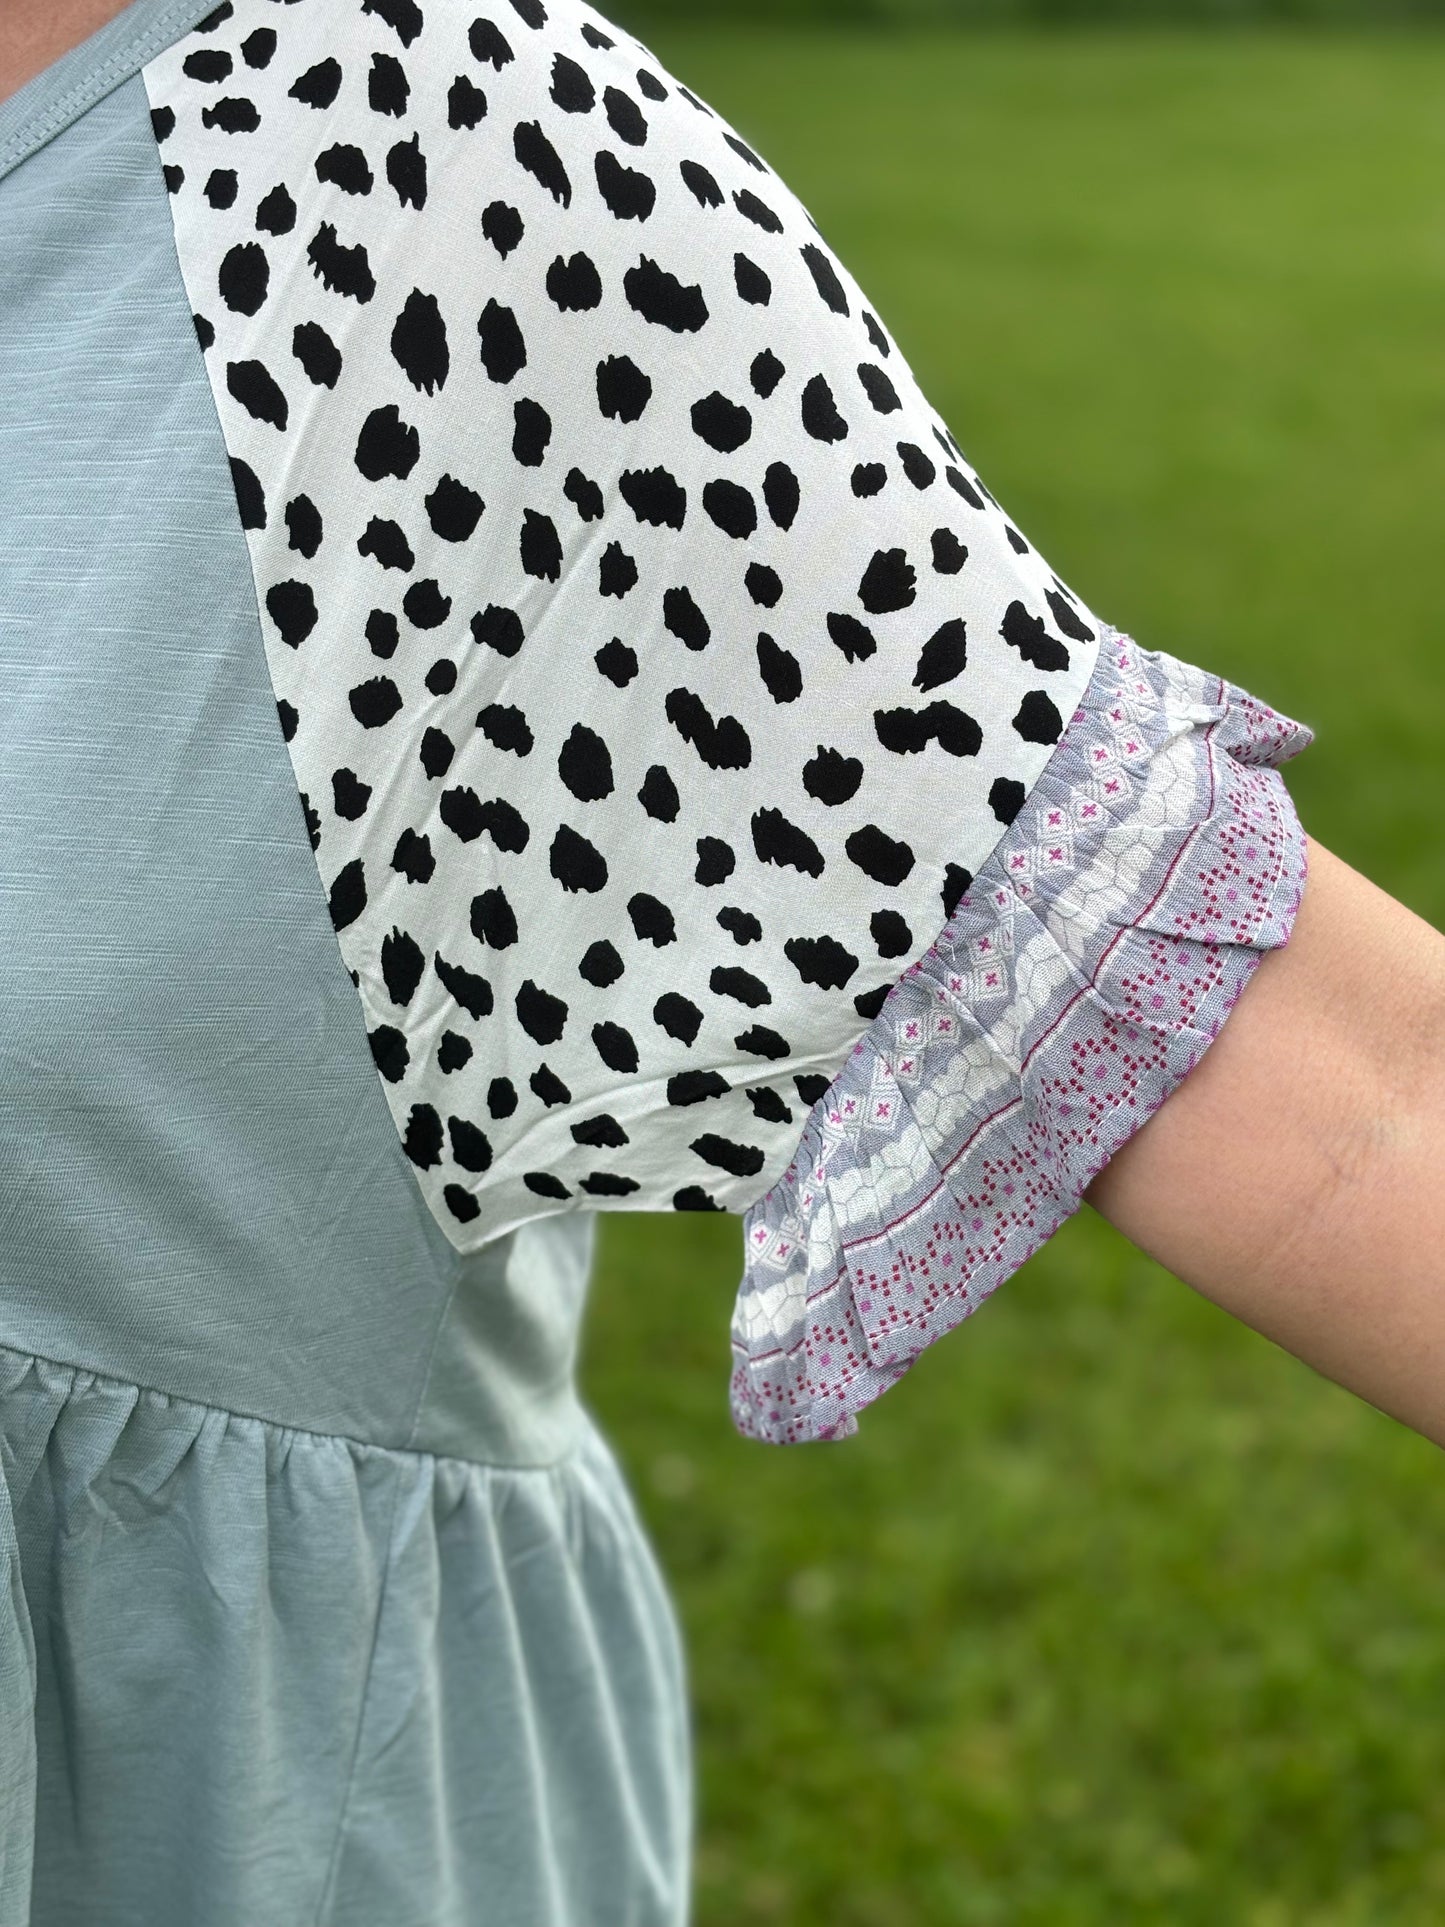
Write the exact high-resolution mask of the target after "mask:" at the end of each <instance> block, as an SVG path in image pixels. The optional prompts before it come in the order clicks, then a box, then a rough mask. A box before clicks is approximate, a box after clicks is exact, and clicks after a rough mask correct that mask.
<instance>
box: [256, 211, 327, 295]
mask: <svg viewBox="0 0 1445 1927" xmlns="http://www.w3.org/2000/svg"><path fill="white" fill-rule="evenodd" d="M256 225H257V227H258V228H260V230H261V232H262V233H263V234H289V233H290V232H291V230H292V228H294V227H295V225H296V203H295V202H294V201H293V200H292V198H291V196H290V195H289V194H288V193H287V192H286V190H285V188H284V187H282V186H281V185H280V184H279V182H278V183H277V185H276V186H275V187H273V188H272V189H271V191H270V193H269V194H263V195H262V197H261V199H260V200H259V201H258V202H257V203H256ZM314 325H315V324H314V323H307V322H300V323H298V332H299V330H300V329H301V328H303V327H307V326H314Z"/></svg>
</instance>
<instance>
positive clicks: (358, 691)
mask: <svg viewBox="0 0 1445 1927" xmlns="http://www.w3.org/2000/svg"><path fill="white" fill-rule="evenodd" d="M346 699H347V701H348V702H349V703H350V705H351V713H352V715H353V716H354V717H355V718H356V720H357V722H359V723H360V724H361V726H362V728H363V729H383V728H384V727H385V726H386V724H387V723H389V722H390V721H391V719H392V717H393V716H396V715H399V714H400V712H401V707H402V700H401V691H400V690H399V689H398V688H397V686H396V684H395V683H394V682H393V681H392V679H391V677H390V676H373V677H371V678H370V680H369V681H367V682H362V683H358V684H357V685H356V687H355V688H354V689H350V690H348V691H347V697H346Z"/></svg>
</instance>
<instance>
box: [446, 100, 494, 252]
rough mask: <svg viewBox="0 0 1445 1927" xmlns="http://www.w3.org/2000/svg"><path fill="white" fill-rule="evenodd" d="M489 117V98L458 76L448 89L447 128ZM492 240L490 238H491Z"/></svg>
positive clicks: (466, 124)
mask: <svg viewBox="0 0 1445 1927" xmlns="http://www.w3.org/2000/svg"><path fill="white" fill-rule="evenodd" d="M486 115H487V97H486V95H485V94H484V93H483V92H482V90H481V88H480V87H478V86H477V84H476V82H475V81H473V80H468V79H467V77H466V75H465V74H458V75H457V77H456V79H455V80H454V81H453V82H452V84H451V86H450V87H448V89H447V126H448V127H453V128H462V127H475V126H476V125H477V123H478V121H481V120H485V119H486ZM489 238H490V237H489Z"/></svg>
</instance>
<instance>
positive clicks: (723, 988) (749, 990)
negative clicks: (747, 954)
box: [707, 964, 773, 1010]
mask: <svg viewBox="0 0 1445 1927" xmlns="http://www.w3.org/2000/svg"><path fill="white" fill-rule="evenodd" d="M707 986H708V989H709V990H711V991H712V992H713V993H714V994H715V995H716V996H718V997H735V998H736V999H737V1001H738V1002H739V1003H740V1004H746V1005H747V1006H748V1008H749V1009H750V1010H757V1009H759V1008H761V1006H762V1005H764V1004H770V1003H771V1002H772V1001H773V993H772V991H770V990H769V989H768V987H767V985H766V984H765V983H764V982H763V980H762V978H761V977H755V976H754V975H753V973H752V971H751V970H744V969H743V967H742V965H741V964H717V965H715V966H714V968H713V970H712V973H711V975H710V976H709V977H708V980H707Z"/></svg>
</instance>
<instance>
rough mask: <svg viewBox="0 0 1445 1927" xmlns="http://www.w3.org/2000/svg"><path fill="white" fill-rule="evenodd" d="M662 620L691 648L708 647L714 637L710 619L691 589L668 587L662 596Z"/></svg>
mask: <svg viewBox="0 0 1445 1927" xmlns="http://www.w3.org/2000/svg"><path fill="white" fill-rule="evenodd" d="M662 620H663V623H664V625H665V626H666V628H667V629H668V630H669V631H670V632H671V633H672V634H673V635H675V636H676V637H677V639H678V641H679V642H681V643H683V644H685V645H686V647H687V648H689V649H706V647H707V645H708V643H709V641H710V640H711V638H712V630H711V628H710V627H709V626H708V619H707V617H706V616H705V615H704V614H703V612H702V610H701V609H700V608H699V607H698V606H697V603H696V602H695V601H694V599H693V594H692V591H691V589H687V588H681V589H668V590H667V591H666V592H665V594H664V595H663V598H662Z"/></svg>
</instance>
